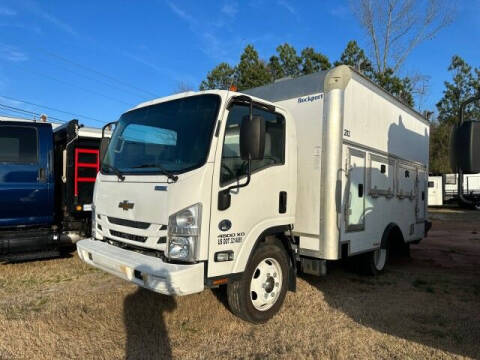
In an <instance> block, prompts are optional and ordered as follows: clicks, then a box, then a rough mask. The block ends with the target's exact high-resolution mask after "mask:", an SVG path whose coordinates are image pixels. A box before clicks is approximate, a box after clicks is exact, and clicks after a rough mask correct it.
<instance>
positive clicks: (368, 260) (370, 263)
mask: <svg viewBox="0 0 480 360" xmlns="http://www.w3.org/2000/svg"><path fill="white" fill-rule="evenodd" d="M360 260H361V265H362V266H361V270H362V273H364V274H365V275H378V274H380V273H381V272H383V269H385V265H386V263H387V260H388V249H387V248H386V247H380V248H378V249H377V250H374V251H371V252H368V253H366V254H363V255H361V259H360Z"/></svg>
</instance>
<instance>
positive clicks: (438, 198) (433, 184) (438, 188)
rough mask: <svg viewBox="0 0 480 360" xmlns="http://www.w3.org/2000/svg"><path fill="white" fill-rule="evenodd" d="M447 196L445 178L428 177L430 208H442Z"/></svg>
mask: <svg viewBox="0 0 480 360" xmlns="http://www.w3.org/2000/svg"><path fill="white" fill-rule="evenodd" d="M444 195H445V183H444V176H429V177H428V206H442V205H443V202H444Z"/></svg>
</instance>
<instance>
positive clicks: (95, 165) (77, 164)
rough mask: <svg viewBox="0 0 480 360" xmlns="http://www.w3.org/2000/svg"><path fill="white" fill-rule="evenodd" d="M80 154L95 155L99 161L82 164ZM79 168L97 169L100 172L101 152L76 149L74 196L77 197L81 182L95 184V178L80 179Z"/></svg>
mask: <svg viewBox="0 0 480 360" xmlns="http://www.w3.org/2000/svg"><path fill="white" fill-rule="evenodd" d="M79 154H95V155H96V157H97V161H96V162H95V163H81V162H78V155H79ZM79 168H95V169H96V170H97V173H98V171H99V170H100V151H99V150H93V149H81V148H76V149H75V180H74V182H75V185H74V187H75V188H74V194H75V197H77V196H78V184H79V183H81V182H95V178H94V177H79V176H78V169H79Z"/></svg>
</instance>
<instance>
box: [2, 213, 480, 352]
mask: <svg viewBox="0 0 480 360" xmlns="http://www.w3.org/2000/svg"><path fill="white" fill-rule="evenodd" d="M461 219H462V218H461V217H460V215H459V214H458V213H448V212H447V213H442V219H441V221H440V220H436V222H434V227H433V229H432V231H431V233H430V235H429V237H428V238H427V239H426V240H425V242H422V243H421V244H420V245H418V246H413V247H412V251H411V254H412V255H411V256H412V257H411V259H409V260H408V261H397V262H393V263H392V264H391V265H390V266H389V268H388V270H389V271H387V272H386V273H385V274H383V275H382V276H379V277H376V278H369V277H363V276H358V275H355V274H353V273H352V272H350V271H349V270H347V269H344V268H342V267H341V266H336V267H334V268H333V269H332V270H331V271H330V273H329V274H328V275H327V276H326V277H323V278H316V277H313V276H302V277H300V278H299V279H298V285H297V287H298V289H297V292H296V293H288V294H287V298H286V301H285V303H284V306H283V309H282V311H281V312H280V313H279V314H278V315H277V316H275V317H274V318H273V319H272V320H271V321H270V322H268V323H267V324H263V325H257V326H255V325H252V324H249V323H245V322H243V321H241V320H239V319H238V318H236V317H235V316H233V315H232V314H231V313H230V312H229V310H228V308H227V307H226V306H225V303H224V302H225V297H224V296H223V297H222V296H219V295H218V292H213V291H210V290H206V291H204V292H203V293H200V294H195V295H191V296H187V297H176V298H174V297H166V296H162V295H158V294H154V293H151V292H148V291H146V290H140V289H139V288H137V287H136V286H134V285H132V284H129V283H127V282H124V281H122V280H120V279H117V278H114V277H112V276H110V275H108V274H106V273H104V272H101V271H97V270H95V269H93V268H91V267H89V266H87V265H85V264H84V263H82V262H81V261H80V260H79V259H78V258H77V257H72V258H67V259H56V260H49V261H37V262H28V263H21V264H7V265H2V266H0V359H3V358H5V359H29V358H31V359H79V358H81V359H125V358H128V359H137V358H142V359H148V358H152V359H162V358H177V359H205V358H228V359H230V358H233V359H244V358H247V359H278V358H280V359H293V358H299V359H303V358H308V359H318V358H322V359H325V358H330V359H354V358H355V359H358V358H389V359H390V358H397V359H404V358H409V359H420V358H442V359H448V358H458V357H465V358H478V354H480V343H479V341H478V339H479V338H480V313H479V311H478V309H480V280H479V279H480V266H478V265H475V264H474V265H475V266H473V265H472V264H470V263H469V262H468V261H478V260H476V259H478V258H480V243H479V242H476V243H472V242H471V241H470V240H469V236H471V234H470V233H471V231H472V226H473V225H475V226H478V221H479V220H480V216H479V217H477V222H476V223H475V222H474V221H472V220H471V219H468V220H466V221H465V222H462V220H461ZM450 234H454V235H450ZM449 239H451V240H449ZM467 243H468V244H470V245H468V246H470V248H469V250H468V251H465V249H462V246H464V245H465V246H466V244H467ZM450 248H454V249H456V250H458V252H459V253H468V254H470V253H471V254H473V255H474V256H472V257H469V258H463V257H457V256H456V257H455V259H453V258H451V257H449V256H448V254H449V252H448V249H450ZM445 254H447V255H445ZM465 259H466V260H465ZM464 260H465V261H464ZM467 260H468V261H467ZM454 261H457V262H456V263H454Z"/></svg>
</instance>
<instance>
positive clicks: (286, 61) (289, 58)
mask: <svg viewBox="0 0 480 360" xmlns="http://www.w3.org/2000/svg"><path fill="white" fill-rule="evenodd" d="M277 54H278V62H279V64H280V66H281V68H282V70H283V74H282V75H283V76H291V77H296V76H298V75H300V73H301V71H300V65H301V63H302V59H301V57H300V56H298V55H297V50H295V48H294V47H293V46H292V45H290V44H288V43H285V44H282V45H279V46H278V47H277ZM283 76H282V77H283Z"/></svg>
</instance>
